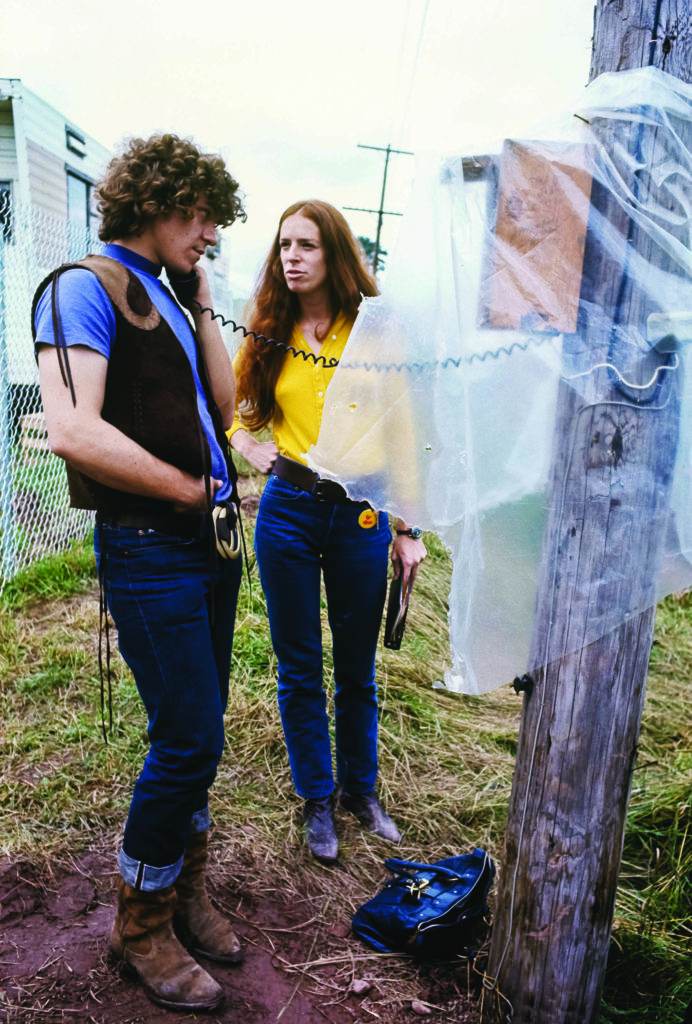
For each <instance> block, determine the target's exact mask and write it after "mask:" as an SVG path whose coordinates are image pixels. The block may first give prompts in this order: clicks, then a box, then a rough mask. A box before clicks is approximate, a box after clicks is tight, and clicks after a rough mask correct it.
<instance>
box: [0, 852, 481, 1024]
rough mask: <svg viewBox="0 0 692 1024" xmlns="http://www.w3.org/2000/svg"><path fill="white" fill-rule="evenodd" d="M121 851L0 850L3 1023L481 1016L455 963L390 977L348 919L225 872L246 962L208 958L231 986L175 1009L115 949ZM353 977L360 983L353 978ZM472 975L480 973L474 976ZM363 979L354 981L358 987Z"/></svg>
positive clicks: (398, 1021) (464, 1019)
mask: <svg viewBox="0 0 692 1024" xmlns="http://www.w3.org/2000/svg"><path fill="white" fill-rule="evenodd" d="M114 877H115V876H114V860H113V855H112V851H111V850H110V849H104V848H99V849H96V848H94V849H91V850H88V851H86V852H84V853H82V854H80V855H79V856H78V857H74V858H69V859H68V860H67V861H64V862H61V863H59V864H57V865H53V867H52V868H51V867H48V866H44V867H38V866H37V865H36V864H34V863H32V862H31V861H29V860H26V859H11V858H4V859H2V860H0V1021H2V1022H3V1024H27V1022H31V1024H39V1022H48V1024H64V1022H67V1021H71V1022H76V1021H79V1022H82V1021H84V1022H89V1024H164V1022H166V1024H170V1022H171V1021H181V1022H186V1021H193V1020H201V1019H205V1020H208V1021H214V1022H219V1024H222V1022H223V1024H231V1022H235V1024H237V1022H240V1021H242V1024H265V1022H266V1024H269V1022H279V1021H280V1022H281V1024H313V1022H314V1024H325V1022H326V1024H347V1022H348V1024H351V1022H365V1021H377V1020H379V1021H382V1022H384V1024H404V1022H405V1021H408V1022H412V1021H416V1020H424V1019H427V1020H431V1021H436V1022H441V1021H445V1022H451V1021H455V1022H458V1024H474V1022H476V1021H477V1019H478V1017H477V1010H476V1004H475V1002H474V1001H473V1000H470V999H469V998H468V985H467V981H466V978H465V974H466V972H465V971H461V970H460V968H459V966H458V965H451V966H450V965H448V966H444V965H443V966H437V967H434V968H432V967H431V968H426V967H415V966H414V965H411V967H410V970H411V971H412V972H413V974H414V975H415V976H416V979H415V980H416V985H415V990H416V991H417V999H416V1001H414V999H412V998H411V996H412V992H413V990H412V989H411V984H410V983H411V980H413V979H412V978H411V977H409V978H407V979H405V980H403V981H402V980H397V977H396V975H397V973H398V971H397V970H394V971H393V975H394V976H393V977H392V978H391V979H389V980H388V979H387V967H388V965H390V964H391V966H392V967H395V965H396V966H397V967H398V966H399V961H398V960H397V961H394V960H391V959H388V958H386V957H377V956H374V955H373V956H372V957H371V958H370V957H364V958H360V957H355V956H353V955H352V954H351V955H350V957H349V949H350V948H352V942H353V940H352V939H349V938H348V922H339V921H336V922H331V923H330V926H329V927H328V928H325V927H324V925H323V924H320V923H319V921H318V920H317V915H316V914H315V913H314V906H313V905H311V900H310V899H309V898H306V900H304V901H302V900H299V901H295V900H294V901H292V902H290V903H289V902H283V901H282V900H281V899H279V898H277V897H275V896H271V895H262V896H257V895H246V894H243V893H242V892H241V891H239V889H238V887H237V883H236V881H234V880H231V881H230V882H229V880H228V879H224V878H222V877H217V878H215V879H214V883H215V884H214V885H213V887H212V889H213V892H214V895H215V897H216V898H217V901H218V902H219V903H220V904H221V905H222V906H223V908H224V909H225V910H226V911H227V912H229V914H230V916H231V917H232V918H233V919H234V924H235V927H236V928H237V930H238V933H239V934H240V935H241V937H242V940H243V944H244V948H245V952H246V959H245V962H244V963H243V964H242V965H241V966H239V967H229V968H224V967H222V966H220V965H218V964H206V963H205V967H206V968H207V969H208V970H209V971H210V973H212V974H213V975H214V977H215V978H216V979H217V980H218V981H219V983H220V984H221V985H222V986H223V988H224V990H225V993H226V1003H225V1005H224V1006H223V1007H222V1008H221V1009H220V1010H219V1011H217V1012H215V1013H213V1014H211V1015H205V1016H204V1017H202V1016H199V1015H195V1014H172V1013H170V1012H169V1011H166V1010H163V1009H160V1008H158V1007H156V1006H154V1005H153V1004H152V1003H150V1002H149V1000H148V999H147V997H146V996H145V995H144V993H143V991H142V990H141V989H140V988H139V986H138V985H137V984H136V983H134V982H132V981H130V980H128V979H125V978H123V977H121V975H120V972H119V971H118V969H117V966H115V965H114V964H113V963H112V962H111V960H110V958H109V956H108V943H107V936H108V932H109V929H110V925H111V921H112V917H113V901H114V896H113V886H114ZM354 982H355V984H354ZM471 985H473V981H471ZM354 990H355V991H354Z"/></svg>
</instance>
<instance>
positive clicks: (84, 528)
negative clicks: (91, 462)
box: [0, 192, 103, 592]
mask: <svg viewBox="0 0 692 1024" xmlns="http://www.w3.org/2000/svg"><path fill="white" fill-rule="evenodd" d="M102 248H103V246H102V243H101V242H100V241H99V240H98V237H97V236H96V235H95V234H94V233H93V232H91V231H90V230H89V229H88V228H87V227H86V225H84V224H75V223H72V222H68V221H66V220H62V219H60V218H58V217H54V216H51V215H50V214H49V213H47V212H45V211H43V210H40V209H37V208H36V207H28V206H23V205H22V204H21V203H19V202H17V201H16V200H12V198H11V197H10V196H9V195H8V194H7V193H6V192H0V545H1V549H2V550H1V555H2V566H1V573H0V592H1V591H2V590H3V588H4V587H5V586H6V584H7V582H8V580H10V579H12V577H13V576H15V575H16V574H17V572H19V571H20V570H21V569H23V568H25V567H26V566H28V565H29V564H30V563H31V562H34V561H36V560H37V559H39V558H42V557H44V556H45V555H48V554H51V553H53V552H58V551H62V550H64V549H65V548H66V547H67V546H68V544H69V542H70V541H72V540H74V539H76V538H80V537H84V536H85V534H86V533H87V532H88V530H89V528H90V526H91V523H92V516H91V514H90V513H89V512H83V511H79V510H76V509H71V508H70V507H69V503H68V492H67V481H66V477H65V469H64V466H63V463H62V461H61V460H60V459H58V458H57V457H56V456H55V455H53V454H52V453H51V452H50V450H49V448H48V442H47V436H46V427H45V420H44V416H43V409H42V406H41V396H40V392H39V386H38V372H37V367H36V360H35V359H34V351H33V344H32V339H31V317H30V314H31V300H32V298H33V294H34V291H35V289H36V287H37V286H38V285H39V284H40V282H41V280H42V279H43V278H44V277H45V276H46V274H48V273H49V272H50V271H51V270H52V269H53V268H54V267H56V266H58V265H59V264H60V263H64V262H66V261H69V260H77V259H81V258H82V257H83V256H85V255H86V254H87V253H88V252H101V251H102Z"/></svg>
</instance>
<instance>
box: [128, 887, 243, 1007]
mask: <svg viewBox="0 0 692 1024" xmlns="http://www.w3.org/2000/svg"><path fill="white" fill-rule="evenodd" d="M175 904H176V895H175V891H174V889H173V887H172V886H169V887H168V888H167V889H158V890H156V891H155V892H141V891H140V890H138V889H133V888H132V886H131V885H127V883H126V882H124V881H123V880H122V879H119V883H118V909H117V913H116V917H115V923H114V924H113V931H112V933H111V951H112V953H113V954H114V956H116V957H117V958H118V959H119V960H121V961H123V963H124V964H126V965H127V966H128V967H129V968H130V969H132V970H134V971H135V973H136V974H137V976H138V978H139V980H140V981H141V982H142V985H143V986H144V990H145V992H146V993H147V995H148V996H149V998H150V999H151V1000H152V1001H153V1002H155V1003H158V1004H159V1006H165V1007H166V1009H167V1010H214V1009H216V1007H217V1006H219V1005H220V1003H221V1002H222V1001H223V998H224V995H223V989H222V988H221V986H220V985H218V984H217V983H216V981H214V979H213V978H212V977H211V975H209V974H207V972H206V971H205V970H204V968H203V967H200V965H199V964H198V963H197V962H196V961H195V960H193V959H192V957H191V956H190V954H189V953H188V952H187V950H185V949H184V948H183V946H181V944H180V942H179V941H178V939H177V938H176V936H175V933H174V931H173V911H174V909H175Z"/></svg>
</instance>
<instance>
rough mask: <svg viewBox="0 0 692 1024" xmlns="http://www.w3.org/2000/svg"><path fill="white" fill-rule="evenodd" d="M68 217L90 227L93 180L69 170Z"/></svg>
mask: <svg viewBox="0 0 692 1024" xmlns="http://www.w3.org/2000/svg"><path fill="white" fill-rule="evenodd" d="M67 219H68V220H69V221H70V223H71V224H75V225H79V226H81V227H84V228H88V227H89V224H90V222H91V182H89V181H87V180H86V178H82V177H80V176H79V175H77V174H73V173H72V172H71V171H68V172H67Z"/></svg>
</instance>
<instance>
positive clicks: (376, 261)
mask: <svg viewBox="0 0 692 1024" xmlns="http://www.w3.org/2000/svg"><path fill="white" fill-rule="evenodd" d="M358 149H374V150H377V152H378V153H384V154H385V158H384V171H383V172H382V191H381V192H380V205H379V208H378V209H377V210H373V209H372V208H371V207H367V206H344V210H357V211H358V213H376V214H377V234H376V235H375V248H374V251H373V256H372V272H373V274H377V271H378V270H379V269H380V253H381V251H382V248H381V244H380V239H381V237H382V220H383V218H384V217H403V214H402V213H399V212H398V211H397V210H385V208H384V200H385V196H386V194H387V172H388V170H389V158H390V156H391V155H392V153H397V154H399V155H401V156H413V153H412V152H411V150H410V149H395V148H394V147H393V146H389V145H387V146H365V145H363V143H361V142H359V143H358Z"/></svg>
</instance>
